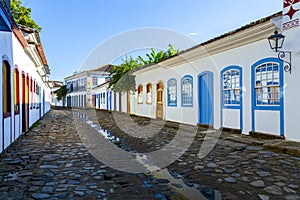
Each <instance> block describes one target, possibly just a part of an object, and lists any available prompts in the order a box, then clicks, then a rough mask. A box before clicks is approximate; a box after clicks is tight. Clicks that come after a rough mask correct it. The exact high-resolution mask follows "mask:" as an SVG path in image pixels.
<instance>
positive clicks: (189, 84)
mask: <svg viewBox="0 0 300 200" xmlns="http://www.w3.org/2000/svg"><path fill="white" fill-rule="evenodd" d="M181 106H183V107H193V77H192V76H190V75H186V76H184V77H183V78H182V79H181Z"/></svg>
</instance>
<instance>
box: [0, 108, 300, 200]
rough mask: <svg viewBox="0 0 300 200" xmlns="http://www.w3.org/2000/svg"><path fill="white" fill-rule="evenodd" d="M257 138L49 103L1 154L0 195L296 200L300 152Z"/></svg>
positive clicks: (60, 197) (8, 196) (298, 195)
mask: <svg viewBox="0 0 300 200" xmlns="http://www.w3.org/2000/svg"><path fill="white" fill-rule="evenodd" d="M128 132H130V135H128V134H127V133H128ZM178 133H180V134H178ZM97 134H98V135H97ZM184 134H186V135H184ZM178 135H181V136H182V137H178ZM147 136H148V137H147ZM91 138H92V139H91ZM93 138H95V139H93ZM184 138H187V139H186V141H181V140H185V139H184ZM189 138H191V140H189ZM105 141H108V142H109V143H110V144H111V145H108V144H107V143H105ZM174 141H175V142H174ZM189 141H191V144H188V142H189ZM260 143H261V141H258V142H257V143H255V142H253V141H250V142H249V140H247V139H243V137H240V136H235V135H232V134H229V133H221V132H219V131H215V130H198V129H196V128H195V127H193V126H185V125H178V124H173V123H169V122H168V123H166V122H164V121H162V120H150V119H147V118H141V117H136V116H128V115H126V114H123V113H114V112H113V113H111V112H107V111H92V114H91V111H88V110H64V109H63V110H54V109H52V110H51V111H50V112H49V113H48V114H47V115H46V116H45V117H44V118H43V119H42V120H40V121H39V122H38V123H37V124H36V125H35V127H34V128H33V129H32V130H31V131H29V132H28V133H26V134H25V135H23V136H22V138H20V139H19V140H18V141H17V142H16V143H14V144H13V145H12V146H11V147H10V148H9V149H8V150H7V151H6V152H4V153H2V154H1V156H0V199H242V198H245V199H263V200H264V199H291V200H297V199H300V167H299V166H300V158H299V157H295V156H290V155H286V154H280V153H275V152H272V151H268V150H266V149H265V148H264V147H263V146H262V145H259V144H260ZM100 144H101V145H100ZM170 144H172V145H170ZM254 144H255V145H254ZM269 144H270V142H269ZM185 145H187V147H188V148H186V149H184V148H182V147H183V146H185ZM270 145H271V144H270ZM170 146H171V147H172V148H173V152H172V151H168V148H169V147H170ZM203 147H206V149H205V148H203ZM114 148H117V149H119V150H120V151H119V152H120V153H119V154H118V156H119V157H114V156H115V155H114V151H115V149H114ZM174 149H175V150H174ZM201 149H202V150H201ZM159 150H162V151H159ZM177 150H178V152H179V153H177V155H174V157H172V155H173V154H176V153H174V152H177ZM183 150H184V151H183ZM199 150H200V154H199ZM95 152H96V153H95ZM105 152H106V154H105V155H107V156H106V159H107V158H110V160H113V161H115V163H117V164H116V165H112V163H110V160H109V159H108V160H105V158H103V155H104V154H103V153H105ZM116 152H117V151H116ZM152 152H159V154H161V155H160V156H161V157H159V159H153V157H154V158H155V156H154V154H151V153H152ZM163 152H168V153H170V152H171V153H170V155H169V156H168V154H166V155H167V156H166V155H165V154H164V153H163ZM203 152H204V154H203ZM127 153H128V154H127ZM129 153H130V154H129ZM201 153H202V154H201ZM99 155H102V157H101V156H99ZM128 155H130V156H128ZM178 155H179V156H178ZM126 156H128V157H130V159H128V163H122V162H120V160H124V159H123V158H124V157H126ZM151 156H152V157H151ZM137 158H139V159H137ZM162 158H165V159H162ZM169 158H172V159H174V160H173V161H172V162H170V164H168V165H165V166H164V167H161V165H163V164H164V163H163V162H161V161H162V160H168V159H169ZM151 159H152V160H151ZM172 159H171V160H172ZM136 160H138V164H139V165H137V168H136V169H135V168H134V167H133V166H134V165H135V164H134V163H133V164H132V165H131V162H133V161H136ZM125 161H126V162H127V160H126V159H125ZM150 161H151V162H150ZM155 161H157V162H155ZM120 166H121V167H128V166H129V168H130V169H131V170H133V171H134V170H136V172H137V173H127V172H126V170H123V171H122V170H118V169H116V168H118V167H120ZM139 167H140V168H141V169H142V168H145V169H146V171H145V173H138V170H139ZM160 168H162V169H160ZM124 169H125V168H124ZM147 170H148V171H147Z"/></svg>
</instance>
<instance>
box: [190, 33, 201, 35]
mask: <svg viewBox="0 0 300 200" xmlns="http://www.w3.org/2000/svg"><path fill="white" fill-rule="evenodd" d="M189 35H199V33H189Z"/></svg>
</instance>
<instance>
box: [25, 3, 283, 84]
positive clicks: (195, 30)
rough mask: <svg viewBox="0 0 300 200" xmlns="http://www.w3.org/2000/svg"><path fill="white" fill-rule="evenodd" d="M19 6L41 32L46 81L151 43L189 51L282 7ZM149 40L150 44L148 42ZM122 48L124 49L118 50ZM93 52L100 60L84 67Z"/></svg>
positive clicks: (90, 4)
mask: <svg viewBox="0 0 300 200" xmlns="http://www.w3.org/2000/svg"><path fill="white" fill-rule="evenodd" d="M22 2H23V6H25V7H29V8H31V9H32V12H31V17H32V19H33V20H35V21H36V22H37V23H38V24H39V25H40V26H41V27H42V32H41V40H42V45H43V48H44V51H45V55H46V57H47V60H48V64H49V67H50V69H51V76H50V79H51V80H59V81H63V79H64V78H65V77H67V76H70V75H72V74H73V72H74V71H78V70H83V69H86V68H85V67H87V68H94V67H97V66H92V65H103V64H104V63H103V62H110V63H113V64H114V62H116V60H118V58H119V57H120V56H124V55H126V54H128V53H130V52H135V51H136V50H137V49H143V48H144V49H145V48H149V47H151V45H152V44H153V45H155V46H154V47H155V48H156V49H164V48H165V49H167V48H168V46H167V45H168V44H173V45H174V46H175V48H179V49H180V50H184V49H187V48H190V47H192V46H194V45H196V44H198V43H201V42H204V41H207V40H209V39H212V38H214V37H217V36H220V35H222V34H224V33H226V32H229V31H232V30H235V29H237V28H239V27H241V26H244V25H246V24H248V23H250V22H253V21H256V20H259V19H261V18H263V17H267V16H269V15H272V14H274V13H277V12H279V11H281V10H282V4H283V1H282V0H251V1H250V0H248V1H241V0H226V1H225V0H219V1H215V0H209V1H202V0H185V1H182V0H172V1H171V0H151V1H149V0H84V1H83V0H22ZM151 31H152V32H151ZM153 31H154V32H153ZM155 31H156V32H155ZM161 33H162V35H161ZM173 36H174V37H173ZM158 38H160V40H157V39H158ZM144 39H145V40H146V41H145V42H144V41H143V40H144ZM154 40H155V41H156V43H152V41H154ZM183 40H184V42H182V43H180V42H179V41H183ZM160 42H161V43H160ZM158 43H160V44H158ZM133 44H134V45H133ZM108 46H109V48H107V47H108ZM124 46H126V47H127V48H124V49H122V50H120V48H121V47H124ZM99 48H101V49H102V50H101V51H99V52H102V54H101V58H100V57H97V58H96V59H95V60H94V61H93V62H91V63H89V64H87V63H88V62H87V60H90V57H91V55H93V54H95V50H97V49H99ZM130 48H132V49H130ZM145 51H146V50H144V52H145ZM103 52H104V54H103ZM108 53H109V55H108ZM114 53H115V55H114V56H113V54H114ZM122 53H123V54H124V55H122ZM140 53H141V52H140ZM135 54H137V53H135ZM142 55H144V53H142ZM94 58H95V57H94ZM104 58H107V59H104ZM108 58H109V59H108ZM106 64H108V63H106ZM87 65H90V66H87Z"/></svg>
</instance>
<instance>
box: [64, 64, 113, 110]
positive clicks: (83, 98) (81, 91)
mask: <svg viewBox="0 0 300 200" xmlns="http://www.w3.org/2000/svg"><path fill="white" fill-rule="evenodd" d="M112 68H113V65H105V66H100V67H97V68H95V69H91V70H87V71H82V72H76V73H74V74H73V75H72V76H69V77H66V78H65V83H66V87H67V97H66V105H67V106H72V107H92V106H93V102H92V91H91V90H92V89H93V88H94V87H97V86H98V85H101V84H103V83H105V82H107V81H108V80H109V74H110V71H111V70H112Z"/></svg>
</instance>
